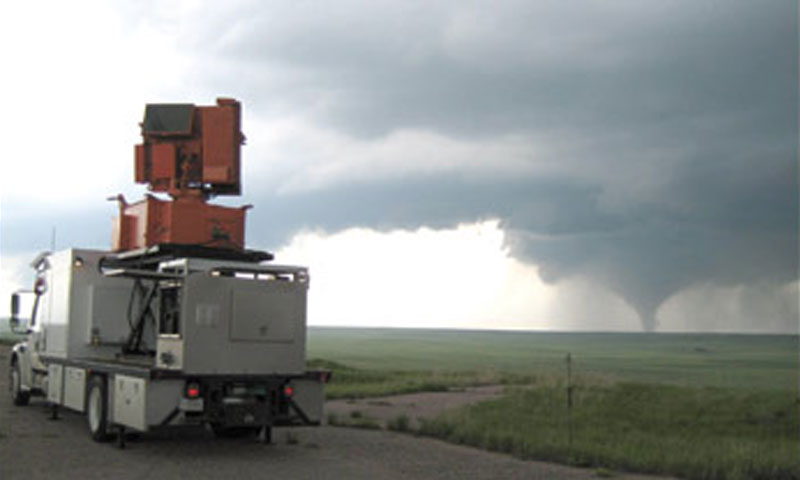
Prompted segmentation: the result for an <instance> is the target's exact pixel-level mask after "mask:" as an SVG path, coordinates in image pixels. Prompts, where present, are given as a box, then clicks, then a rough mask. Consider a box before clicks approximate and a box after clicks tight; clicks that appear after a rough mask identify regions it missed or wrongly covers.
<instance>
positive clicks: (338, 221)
mask: <svg viewBox="0 0 800 480" xmlns="http://www.w3.org/2000/svg"><path fill="white" fill-rule="evenodd" d="M157 4H158V2H154V3H152V4H150V5H147V4H144V5H145V6H144V7H142V6H141V5H143V4H142V3H140V2H135V3H130V4H125V5H124V6H125V8H126V14H125V18H126V19H127V20H128V21H127V22H126V28H129V29H136V28H139V27H140V26H142V25H145V24H148V23H149V24H152V25H150V26H147V25H145V26H147V28H150V27H151V26H155V28H156V29H157V30H158V31H159V32H161V33H163V34H164V35H165V36H168V35H171V34H173V33H174V32H178V37H176V46H177V47H176V48H179V49H181V50H182V51H183V52H184V53H190V54H191V55H192V59H191V61H186V62H185V64H186V65H189V67H188V68H189V72H188V74H187V75H186V78H185V79H184V80H185V81H186V83H187V87H186V88H187V89H190V88H191V89H194V90H192V91H193V92H194V91H197V90H198V89H199V90H203V89H205V90H207V91H211V92H215V93H221V94H231V95H233V96H236V97H238V98H241V99H242V100H243V102H244V108H245V111H246V113H247V115H249V116H250V118H254V119H257V120H258V121H259V122H260V124H263V125H269V124H270V123H269V122H270V121H274V120H276V119H282V118H286V117H292V118H300V119H301V120H302V121H303V122H306V123H308V124H313V125H314V127H315V128H319V129H323V130H325V131H334V132H335V133H336V134H337V135H339V136H341V137H343V138H347V139H354V141H359V142H380V141H381V139H385V138H386V137H387V136H391V134H392V133H393V132H397V131H398V130H412V131H424V132H432V133H434V134H436V135H439V136H442V137H445V138H448V139H453V140H454V141H457V142H464V143H465V144H469V142H478V143H479V142H481V141H487V142H500V143H502V142H503V139H504V138H506V137H507V136H509V135H512V136H515V137H516V138H519V137H522V138H530V139H532V140H531V145H532V151H531V152H529V153H528V154H522V155H521V159H522V161H523V162H527V164H529V166H530V167H531V170H530V171H524V172H522V173H521V174H519V175H510V176H509V175H491V174H486V175H456V174H455V173H454V172H458V169H457V168H456V169H455V171H454V170H453V169H443V170H434V172H436V171H439V172H443V173H430V172H427V173H424V174H416V175H415V174H414V172H411V173H408V174H405V175H402V176H380V177H376V179H373V180H372V181H370V180H369V173H368V174H366V175H364V174H363V172H358V173H359V174H360V175H359V176H358V177H359V179H360V180H359V181H358V182H356V181H352V182H348V181H347V178H346V177H345V178H344V179H342V178H338V179H333V180H332V181H330V182H328V183H324V182H323V183H322V184H321V186H318V187H317V188H316V189H314V190H310V189H308V190H302V189H297V188H295V189H294V190H281V187H282V186H283V185H282V182H283V180H284V179H281V178H278V179H269V181H265V180H264V179H259V178H244V179H243V180H244V183H245V192H246V193H247V195H246V198H245V199H244V201H245V202H248V203H253V204H255V206H256V208H255V209H254V210H252V211H251V212H250V213H249V214H248V215H249V219H248V232H247V235H248V244H249V245H250V246H251V247H253V248H272V249H274V248H278V247H280V246H281V245H283V244H284V243H285V242H286V241H288V240H289V239H290V238H291V236H292V234H293V233H296V232H297V231H298V230H301V229H316V228H322V229H326V230H328V231H330V232H335V231H338V230H341V229H344V228H348V227H358V226H366V227H371V228H377V229H383V230H390V229H394V228H409V229H413V228H417V227H420V226H430V227H435V228H439V227H441V228H445V227H452V226H455V225H456V224H458V223H459V222H471V221H475V220H480V219H487V218H498V219H500V221H501V225H502V227H503V229H504V230H505V231H506V233H507V242H508V248H509V249H510V252H511V254H512V255H514V256H515V257H516V258H519V259H521V260H524V261H526V262H530V263H535V264H537V265H539V266H540V267H541V268H540V271H541V274H542V277H543V278H544V279H545V280H547V281H558V280H560V279H563V278H567V277H570V276H581V275H583V276H588V277H591V278H593V279H595V280H596V281H597V282H599V283H601V284H603V285H605V286H607V287H608V288H611V289H613V290H615V291H616V292H618V293H619V294H621V295H622V296H623V297H624V298H625V299H626V301H627V302H629V303H630V305H631V306H633V307H634V308H635V309H636V310H637V312H638V313H639V315H640V317H641V318H642V322H643V326H644V327H645V328H647V329H653V328H655V327H656V320H655V312H656V310H657V309H658V307H659V306H660V305H661V304H662V303H663V302H664V300H665V299H667V298H668V297H670V296H671V295H672V294H674V293H675V292H677V291H680V290H681V289H684V288H687V287H691V286H693V285H696V284H701V283H713V284H716V285H738V284H757V285H758V286H759V287H758V288H759V289H765V288H766V287H764V286H765V285H778V284H781V283H785V282H787V281H791V280H792V279H796V278H797V267H798V260H797V243H798V237H797V231H798V205H797V198H798V189H797V181H798V168H797V132H798V122H797V105H798V95H797V84H798V75H797V71H798V47H797V33H798V32H797V19H798V12H797V4H796V2H794V1H776V2H751V1H734V0H732V1H724V2H715V1H694V2H693V1H686V2H663V1H641V0H631V1H627V2H626V1H617V2H591V1H585V2H530V1H520V2H503V3H502V4H498V3H495V2H486V3H481V2H460V1H454V2H451V3H449V4H448V3H446V2H413V1H408V2H380V1H375V2H347V1H342V2H331V3H327V4H320V3H318V2H302V1H298V2H274V3H268V2H251V3H245V4H238V3H232V4H230V5H232V6H230V7H225V8H222V7H215V8H222V11H214V12H205V11H199V12H194V13H191V12H190V13H189V14H187V15H182V16H180V17H178V16H175V17H170V18H168V19H167V20H164V19H163V18H158V17H157V16H153V15H154V12H159V11H161V12H166V10H163V9H161V10H159V9H158V8H155V7H156V6H157ZM226 5H227V4H226ZM226 8H227V9H226ZM209 13H210V14H209ZM191 15H194V16H191ZM205 90H204V91H205ZM193 101H196V102H200V103H205V102H206V100H204V99H201V98H197V99H194V100H193ZM135 121H136V119H133V120H132V122H131V127H132V128H133V129H135ZM254 128H255V127H254V126H253V124H252V123H251V124H248V123H247V122H245V124H244V130H245V133H246V134H247V135H248V137H249V138H251V139H256V138H260V137H263V136H265V135H266V133H268V132H264V131H258V130H255V129H254ZM251 143H253V144H255V143H257V142H256V141H255V140H254V141H252V142H251ZM254 146H255V145H254ZM254 146H253V147H248V148H245V150H244V161H245V162H260V161H264V162H273V161H274V162H280V161H285V162H286V164H284V165H282V166H281V169H278V170H277V171H281V172H284V173H287V172H288V173H292V174H295V175H293V178H297V177H298V176H299V177H300V178H302V177H303V174H304V172H302V171H300V172H298V171H292V168H295V169H296V170H299V169H302V168H304V167H303V165H305V164H304V163H303V162H299V161H298V162H297V165H298V166H297V167H292V165H293V162H294V161H295V160H299V159H297V158H290V159H262V158H255V157H254V154H257V153H258V150H256V151H253V150H252V148H254ZM304 147H305V145H298V146H297V147H296V148H293V149H292V151H293V152H295V153H296V155H298V156H300V157H302V155H303V148H304ZM308 147H309V148H311V147H312V146H308ZM321 150H322V151H325V150H324V148H323V149H321ZM318 151H319V149H318ZM340 160H341V159H339V158H335V157H331V158H330V162H331V163H332V164H334V163H336V162H338V161H340ZM409 160H412V159H409ZM413 160H416V161H415V162H413V163H414V164H424V163H425V162H430V163H431V164H436V163H437V158H436V157H435V155H433V156H431V158H424V159H413ZM517 160H519V159H517ZM481 161H482V162H483V164H485V165H492V166H494V165H496V166H497V170H503V168H504V166H505V165H506V162H507V161H508V159H506V158H496V157H489V156H487V157H486V158H484V159H481ZM540 163H541V164H543V165H546V168H542V169H539V168H538V167H539V166H540V165H539V164H540ZM491 170H492V169H491V168H488V169H486V171H489V172H491ZM354 173H355V172H354ZM286 181H287V182H288V179H287V180H286ZM263 185H269V187H268V188H267V187H263ZM239 200H241V199H234V200H233V201H232V203H238V201H239ZM7 212H8V206H7V205H6V204H4V211H3V213H4V218H3V222H2V223H0V226H1V227H2V230H0V240H2V242H1V243H0V248H1V249H2V251H3V254H9V253H15V252H19V251H23V250H24V251H27V250H30V249H34V250H35V249H40V248H48V247H49V238H50V232H51V226H53V225H55V226H57V228H58V244H59V245H73V244H74V245H83V246H97V247H100V248H103V247H106V246H107V245H108V243H109V240H108V232H109V229H108V226H109V225H110V218H111V217H112V216H113V215H114V214H115V213H116V212H115V208H114V207H113V206H112V205H108V206H107V207H106V209H104V210H102V211H95V212H86V214H85V215H84V214H70V215H63V216H52V217H51V218H49V219H48V218H42V217H41V216H39V217H36V218H37V220H36V224H35V225H31V222H30V220H29V219H28V218H26V215H23V214H19V215H14V216H9V215H8V214H7ZM33 213H34V212H32V214H31V215H30V218H33V217H34V216H35V215H33ZM91 219H93V220H91ZM42 239H44V240H42ZM42 243H44V244H42ZM465 261H469V259H465ZM795 303H796V302H795Z"/></svg>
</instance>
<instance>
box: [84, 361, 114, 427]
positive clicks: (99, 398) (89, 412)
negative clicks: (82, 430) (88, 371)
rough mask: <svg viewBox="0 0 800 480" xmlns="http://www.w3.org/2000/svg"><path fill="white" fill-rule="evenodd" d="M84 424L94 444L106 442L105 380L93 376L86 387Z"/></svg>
mask: <svg viewBox="0 0 800 480" xmlns="http://www.w3.org/2000/svg"><path fill="white" fill-rule="evenodd" d="M86 423H87V424H88V426H89V434H90V435H91V436H92V440H94V441H95V442H107V441H108V440H110V439H111V436H110V435H109V434H108V395H107V392H106V380H105V378H103V377H101V376H99V375H95V376H93V377H92V378H91V379H89V384H88V386H87V387H86Z"/></svg>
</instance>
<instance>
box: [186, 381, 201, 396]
mask: <svg viewBox="0 0 800 480" xmlns="http://www.w3.org/2000/svg"><path fill="white" fill-rule="evenodd" d="M199 397H200V384H199V383H198V382H186V398H199Z"/></svg>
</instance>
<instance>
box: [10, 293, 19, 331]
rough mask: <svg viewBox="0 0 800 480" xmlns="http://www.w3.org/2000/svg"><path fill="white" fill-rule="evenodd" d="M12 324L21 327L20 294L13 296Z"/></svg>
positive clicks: (13, 294)
mask: <svg viewBox="0 0 800 480" xmlns="http://www.w3.org/2000/svg"><path fill="white" fill-rule="evenodd" d="M10 320H11V324H12V325H15V326H16V325H19V294H18V293H12V294H11V319H10Z"/></svg>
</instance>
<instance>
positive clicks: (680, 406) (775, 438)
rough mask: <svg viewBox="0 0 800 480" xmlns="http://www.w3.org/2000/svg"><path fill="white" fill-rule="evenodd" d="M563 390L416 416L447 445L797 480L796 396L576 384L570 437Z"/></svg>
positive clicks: (687, 473)
mask: <svg viewBox="0 0 800 480" xmlns="http://www.w3.org/2000/svg"><path fill="white" fill-rule="evenodd" d="M568 425H569V422H568V411H567V407H566V394H565V389H564V388H563V386H558V385H551V386H545V385H538V386H535V387H533V388H530V389H516V390H515V391H513V392H511V393H510V394H508V395H506V396H505V397H502V398H500V399H497V400H491V401H487V402H484V403H481V404H478V405H474V406H471V407H466V408H462V409H458V410H455V411H452V412H448V413H447V414H444V415H442V416H441V417H439V418H437V419H435V420H432V421H426V422H423V424H422V427H421V429H420V431H419V432H417V433H420V434H423V435H428V436H433V437H437V438H441V439H444V440H447V441H450V442H453V443H459V444H466V445H471V446H475V447H479V448H484V449H488V450H493V451H500V452H505V453H510V454H513V455H515V456H518V457H520V458H525V459H537V460H547V461H555V462H559V463H566V464H571V465H578V466H584V467H590V466H591V467H599V468H607V469H614V470H624V471H633V472H641V473H658V474H668V475H677V476H680V477H682V478H690V479H703V480H706V479H714V480H721V479H800V455H799V454H800V442H798V428H799V425H798V399H797V395H796V394H793V393H791V392H785V391H763V390H761V391H745V390H739V389H722V388H692V387H676V386H669V385H647V384H637V383H619V384H613V385H604V386H603V385H597V386H587V387H583V388H578V389H576V391H575V402H574V407H573V425H574V426H573V442H572V445H570V444H569V434H568V432H569V427H568Z"/></svg>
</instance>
